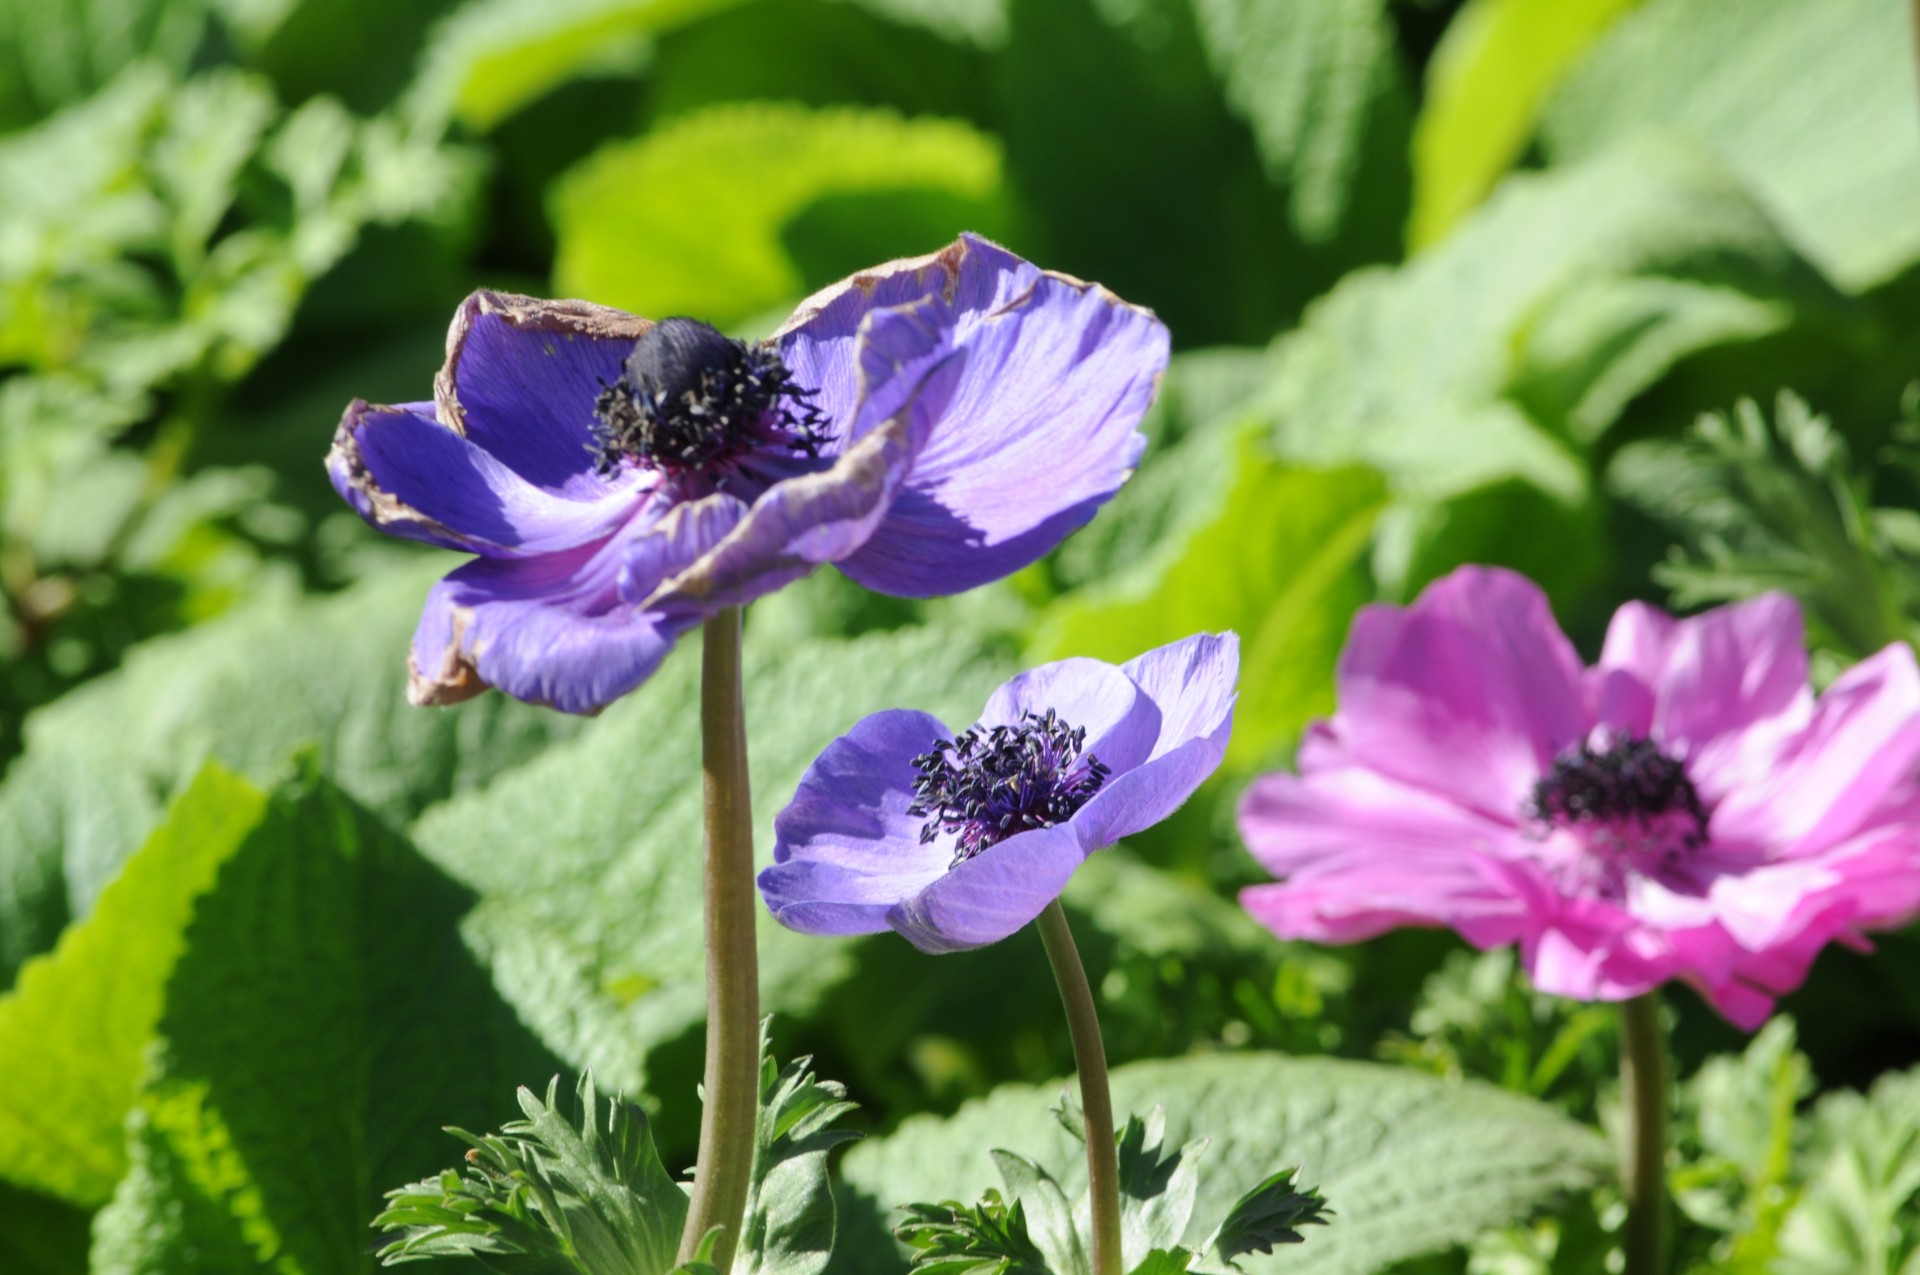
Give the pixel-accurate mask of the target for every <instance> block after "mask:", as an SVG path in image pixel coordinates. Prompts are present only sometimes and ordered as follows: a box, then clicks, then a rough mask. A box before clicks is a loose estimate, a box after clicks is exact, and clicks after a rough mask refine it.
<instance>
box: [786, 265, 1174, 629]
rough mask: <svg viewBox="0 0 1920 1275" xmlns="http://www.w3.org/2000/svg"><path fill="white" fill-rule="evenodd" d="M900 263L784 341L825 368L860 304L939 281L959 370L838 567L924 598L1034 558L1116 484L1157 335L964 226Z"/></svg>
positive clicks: (1151, 370)
mask: <svg viewBox="0 0 1920 1275" xmlns="http://www.w3.org/2000/svg"><path fill="white" fill-rule="evenodd" d="M898 265H899V266H900V267H902V268H901V269H898V270H895V271H893V272H891V273H886V274H884V275H882V276H881V277H880V282H879V283H877V284H874V285H872V286H870V287H862V286H860V284H859V280H858V279H856V280H854V281H849V284H845V285H840V290H839V291H837V292H833V293H832V295H831V297H830V299H829V301H828V302H827V303H826V304H824V305H822V306H821V307H819V308H818V309H816V310H814V311H811V312H809V313H807V315H806V317H805V318H804V319H802V320H800V321H799V322H798V323H797V324H796V325H795V326H793V327H792V328H790V329H789V331H788V332H787V333H786V335H785V337H784V338H783V340H784V342H785V345H784V346H783V349H787V350H791V351H792V352H793V353H792V358H793V359H794V361H796V362H803V363H804V362H819V363H822V364H824V363H825V362H826V360H827V358H828V357H829V356H828V353H827V347H831V346H832V345H833V344H834V343H836V342H843V341H844V340H846V323H847V322H848V320H849V319H850V318H851V317H852V316H853V314H854V313H855V312H856V311H857V310H858V308H859V306H860V305H861V304H868V305H871V304H873V303H875V302H878V301H880V300H882V299H883V298H886V297H890V296H891V295H892V294H893V293H894V292H896V291H902V290H905V289H906V288H908V287H909V286H928V285H930V284H932V283H934V282H935V281H936V280H937V281H938V282H939V283H940V285H941V286H942V288H943V292H944V295H945V296H946V297H947V299H948V301H949V303H950V304H951V306H952V309H953V314H954V325H955V327H954V343H955V345H956V346H957V347H959V348H961V349H964V350H965V351H966V353H967V362H966V368H965V371H964V372H963V374H962V375H961V377H960V381H959V384H958V386H957V388H956V390H955V393H954V396H953V400H952V402H951V404H950V405H949V407H948V409H947V411H946V413H945V415H944V416H943V417H942V418H941V419H940V420H939V421H938V422H937V424H936V427H935V429H934V432H933V435H932V437H931V438H929V439H928V442H927V446H926V448H925V450H924V451H923V452H922V453H921V455H920V457H919V458H918V460H917V461H916V462H915V464H914V468H913V472H912V474H911V475H910V476H909V478H908V481H907V484H906V487H905V489H904V490H903V491H902V492H901V493H900V496H899V499H897V500H896V501H894V503H893V506H892V508H891V509H890V510H889V511H888V513H887V517H886V521H885V522H884V524H883V534H879V535H876V536H874V537H873V539H871V540H870V541H868V542H867V543H866V544H865V545H864V546H863V547H862V548H860V549H859V551H858V552H856V553H854V554H853V555H852V556H850V557H848V558H847V559H845V560H844V561H842V562H841V563H840V567H841V570H843V571H845V572H846V573H847V575H849V576H850V577H852V578H853V579H854V580H856V581H858V582H859V583H861V584H864V585H866V586H867V587H869V588H872V589H877V590H879V591H881V592H885V593H894V594H900V595H904V596H909V597H931V596H935V595H939V594H947V593H957V592H960V591H962V590H965V589H970V588H973V587H974V586H975V585H979V584H984V583H986V582H987V581H989V580H996V579H999V578H1001V577H1002V576H1005V575H1009V574H1011V573H1012V572H1014V571H1017V570H1019V569H1020V568H1021V567H1024V566H1026V565H1027V564H1029V563H1031V562H1033V561H1035V560H1036V559H1038V558H1039V557H1041V556H1042V555H1043V554H1045V553H1047V552H1048V551H1049V550H1051V549H1052V548H1053V547H1054V546H1055V545H1057V544H1059V542H1060V541H1061V540H1062V539H1064V538H1065V537H1066V536H1067V535H1068V534H1069V533H1070V532H1072V531H1073V530H1075V529H1076V528H1078V527H1080V526H1082V525H1083V524H1085V523H1086V522H1087V520H1088V519H1090V518H1091V517H1092V516H1093V514H1094V511H1095V510H1097V509H1098V508H1099V507H1100V505H1101V504H1103V503H1104V502H1105V501H1106V500H1107V499H1108V498H1109V497H1110V496H1112V495H1113V493H1114V492H1115V491H1116V490H1118V489H1119V487H1120V484H1122V483H1123V482H1125V481H1126V480H1127V478H1128V476H1129V475H1131V474H1132V472H1133V467H1134V464H1135V463H1136V462H1137V461H1138V460H1139V457H1140V452H1141V450H1142V448H1143V447H1144V446H1145V439H1144V437H1143V436H1142V435H1141V434H1140V433H1139V432H1138V430H1137V428H1136V427H1137V425H1138V424H1139V421H1140V418H1141V416H1142V415H1143V414H1144V413H1145V411H1146V409H1147V405H1148V403H1149V402H1150V401H1151V400H1152V398H1153V393H1154V390H1155V388H1156V387H1157V385H1158V383H1159V379H1160V374H1161V373H1162V371H1164V369H1165V367H1166V361H1167V333H1166V328H1165V327H1164V326H1163V325H1162V324H1161V323H1160V322H1159V320H1157V319H1155V318H1154V317H1153V315H1152V314H1151V313H1150V312H1148V311H1146V310H1142V309H1139V308H1138V307H1135V306H1130V305H1128V304H1126V303H1125V302H1123V301H1121V300H1120V299H1119V298H1118V297H1115V296H1114V295H1113V294H1112V293H1110V292H1108V291H1106V290H1105V289H1103V288H1099V287H1096V286H1093V285H1090V284H1085V283H1082V282H1080V281H1079V280H1077V279H1071V278H1068V277H1067V276H1064V275H1057V274H1052V273H1048V272H1045V271H1042V270H1039V269H1038V268H1036V267H1034V266H1032V265H1030V264H1028V263H1027V262H1025V261H1022V260H1021V259H1020V258H1018V257H1016V256H1014V255H1013V254H1012V253H1009V252H1007V251H1006V250H1005V249H1002V248H999V247H997V246H995V245H993V244H990V243H988V242H987V241H985V240H983V239H978V238H975V237H973V236H965V237H963V238H962V239H961V241H960V242H959V243H958V244H956V245H955V246H954V247H953V248H951V249H949V250H948V251H947V252H945V253H942V254H940V255H939V256H937V257H936V258H934V259H932V260H931V261H927V260H925V259H916V261H915V262H911V263H898Z"/></svg>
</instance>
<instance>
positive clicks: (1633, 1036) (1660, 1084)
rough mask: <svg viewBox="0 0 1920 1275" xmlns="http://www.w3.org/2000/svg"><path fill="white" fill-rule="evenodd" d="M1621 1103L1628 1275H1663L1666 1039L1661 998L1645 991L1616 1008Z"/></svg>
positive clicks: (1621, 1163) (1665, 1174) (1664, 1258)
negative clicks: (1623, 1132) (1623, 1135)
mask: <svg viewBox="0 0 1920 1275" xmlns="http://www.w3.org/2000/svg"><path fill="white" fill-rule="evenodd" d="M1620 1100H1621V1103H1622V1105H1623V1106H1624V1107H1625V1108H1626V1146H1625V1148H1624V1149H1623V1154H1622V1158H1621V1161H1620V1188H1621V1191H1622V1193H1623V1194H1625V1196H1626V1198H1627V1228H1626V1233H1625V1235H1624V1236H1623V1237H1622V1240H1621V1244H1622V1247H1623V1248H1624V1250H1625V1256H1626V1259H1627V1260H1626V1275H1663V1272H1664V1271H1665V1270H1666V1258H1667V1253H1666V1248H1667V1236H1666V1230H1667V1226H1666V1223H1667V1041H1666V1035H1665V1033H1664V1032H1663V1031H1662V1030H1661V1027H1660V1000H1659V997H1658V994H1657V993H1654V992H1648V993H1647V994H1646V995H1644V996H1636V997H1634V998H1633V999H1632V1000H1630V1001H1624V1002H1622V1003H1621V1005H1620Z"/></svg>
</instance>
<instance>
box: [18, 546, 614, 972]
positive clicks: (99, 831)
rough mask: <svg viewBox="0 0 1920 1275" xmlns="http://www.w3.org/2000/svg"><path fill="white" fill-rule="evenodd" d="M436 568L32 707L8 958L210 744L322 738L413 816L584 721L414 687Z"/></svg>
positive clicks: (118, 851)
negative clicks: (421, 692)
mask: <svg viewBox="0 0 1920 1275" xmlns="http://www.w3.org/2000/svg"><path fill="white" fill-rule="evenodd" d="M425 565H427V564H424V563H423V564H422V566H425ZM432 565H434V566H442V565H445V564H444V563H435V564H432ZM431 578H432V576H431V575H430V574H429V572H428V571H426V570H423V569H420V568H408V569H406V570H402V571H400V572H398V573H395V574H389V575H387V576H384V577H381V578H378V579H376V580H373V581H370V582H369V583H367V584H365V585H363V586H360V587H357V588H354V589H351V590H348V591H347V592H345V593H342V594H340V595H338V596H336V597H332V598H325V599H316V600H308V601H294V600H286V601H275V602H269V603H264V604H261V605H259V606H256V607H252V608H249V609H247V610H245V611H243V612H240V613H237V614H235V615H232V616H230V617H227V618H224V619H222V620H220V621H217V622H215V623H212V624H205V625H201V626H199V627H198V628H196V629H194V630H192V631H190V632H188V633H184V634H181V635H179V636H177V637H171V638H165V639H161V640H159V641H155V642H152V643H148V644H146V645H144V646H142V647H139V648H137V649H136V650H135V651H134V652H132V654H131V655H130V656H129V657H128V659H127V661H126V664H125V666H124V667H123V668H122V669H121V670H120V671H118V672H116V673H114V674H112V675H110V676H107V677H103V678H100V679H97V680H96V681H94V682H93V683H91V684H90V685H88V686H85V687H82V688H81V689H79V690H76V691H74V692H71V693H70V694H68V695H67V696H65V697H64V698H62V699H61V700H60V701H59V702H58V703H57V704H54V705H52V706H50V707H48V708H47V709H45V710H43V711H42V712H40V713H38V714H36V715H34V716H33V717H32V718H31V719H29V721H28V726H27V739H28V747H27V751H26V752H25V754H24V755H22V756H21V757H20V758H19V759H18V760H16V761H15V762H14V764H13V766H12V767H11V768H10V769H9V771H8V772H7V775H6V778H5V780H4V781H0V968H5V969H7V970H8V971H9V972H10V971H11V970H12V969H13V968H15V967H17V966H18V964H19V962H20V961H22V960H24V959H25V958H26V957H28V956H30V955H32V954H33V953H35V952H38V951H44V950H45V949H46V948H47V947H49V946H51V944H52V942H53V939H54V937H55V935H57V934H58V932H59V930H60V928H61V927H62V926H63V925H65V924H66V923H67V921H68V920H70V919H71V918H73V917H75V916H83V915H85V914H86V913H87V912H88V910H89V909H90V908H91V907H92V906H93V900H94V899H95V897H96V896H97V895H98V894H99V893H100V891H101V889H102V888H103V887H104V886H105V885H106V883H107V882H108V881H110V880H112V879H113V877H114V875H115V873H117V872H118V871H119V870H120V865H121V863H122V861H123V860H125V859H126V857H127V856H128V855H129V854H130V853H132V851H133V850H134V848H135V847H136V846H138V845H139V844H140V843H141V841H142V840H143V839H144V838H145V837H146V835H147V833H148V831H149V830H150V829H151V828H152V827H153V826H154V824H155V823H156V822H157V820H158V818H159V815H160V808H161V806H162V805H163V804H164V802H165V801H166V799H167V797H168V795H169V794H171V793H172V792H173V791H175V790H176V789H177V788H179V787H180V786H181V785H183V784H184V783H185V782H186V781H187V780H188V779H190V778H191V777H192V776H193V774H194V773H195V772H196V771H197V770H198V769H199V766H200V764H201V762H202V761H203V760H204V759H205V758H207V757H209V756H211V757H216V758H218V759H219V760H220V761H222V762H223V763H224V764H226V765H228V766H231V767H233V768H235V769H237V770H239V771H241V772H243V773H245V774H248V775H252V776H254V777H256V778H262V777H270V776H272V775H275V774H277V773H278V772H279V770H280V768H281V767H282V766H284V764H285V762H286V759H287V757H288V755H289V754H290V753H291V752H292V751H293V750H294V749H295V748H298V747H301V746H303V745H306V744H314V745H317V746H318V748H319V756H320V758H321V762H322V764H323V765H324V766H325V768H326V770H327V772H328V773H329V774H330V775H331V776H332V777H333V778H334V780H335V781H336V782H338V783H339V784H340V785H341V786H342V787H343V788H344V789H346V790H347V791H348V792H350V793H352V794H353V795H354V796H355V797H356V798H357V799H358V800H360V801H361V802H363V803H365V804H366V805H368V806H370V807H372V808H373V809H374V810H376V811H378V812H379V813H381V814H382V815H384V816H386V817H388V818H392V819H395V820H407V819H410V818H412V817H413V816H414V815H416V814H417V813H419V811H420V810H421V809H423V808H424V807H426V806H427V805H429V804H431V803H432V802H435V801H438V800H441V799H443V798H445V797H447V796H449V795H450V794H452V793H454V792H456V791H458V790H460V789H463V788H468V787H472V786H474V785H476V784H479V783H482V782H484V781H485V780H486V779H487V778H488V777H490V776H492V775H494V774H497V773H498V772H499V771H501V770H503V769H506V768H509V767H511V766H513V765H515V764H517V763H518V762H520V761H522V760H524V759H525V758H526V757H527V756H529V755H530V754H531V753H533V752H535V751H536V750H538V749H539V748H540V747H541V746H542V745H543V744H545V743H546V742H547V741H548V740H550V739H553V738H555V737H558V736H561V735H566V734H570V733H572V732H573V731H574V730H575V729H577V727H578V725H579V723H578V721H577V720H575V719H572V718H567V717H563V716H561V715H560V714H557V713H552V712H548V711H546V710H542V709H535V708H529V707H527V706H525V705H521V704H517V703H515V702H514V701H512V700H509V699H506V698H505V697H503V696H488V697H486V698H484V699H480V700H476V701H474V702H473V703H471V704H467V705H462V706H461V707H460V708H458V709H454V710H451V711H446V712H440V711H433V712H429V711H424V710H421V709H417V708H413V707H411V706H410V705H409V704H408V703H407V701H406V648H407V641H408V638H409V637H410V636H411V634H412V631H413V626H414V624H415V622H416V619H417V617H418V615H419V608H420V601H421V599H422V598H423V597H424V596H425V593H426V588H427V584H428V582H429V580H431Z"/></svg>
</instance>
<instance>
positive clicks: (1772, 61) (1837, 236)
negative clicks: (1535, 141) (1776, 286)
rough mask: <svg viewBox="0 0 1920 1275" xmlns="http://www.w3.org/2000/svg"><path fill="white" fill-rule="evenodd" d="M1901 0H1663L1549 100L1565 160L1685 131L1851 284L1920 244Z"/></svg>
mask: <svg viewBox="0 0 1920 1275" xmlns="http://www.w3.org/2000/svg"><path fill="white" fill-rule="evenodd" d="M1913 68H1914V40H1913V30H1912V26H1911V13H1910V12H1909V6H1908V5H1906V4H1903V3H1902V2H1901V0H1649V3H1647V4H1646V5H1645V6H1644V7H1643V8H1641V9H1639V10H1638V11H1636V12H1635V13H1633V14H1631V15H1629V16H1628V17H1627V18H1625V19H1624V20H1622V21H1621V22H1620V23H1618V24H1617V25H1616V26H1615V27H1614V28H1613V29H1612V30H1611V31H1610V32H1609V33H1608V34H1607V36H1606V38H1605V39H1604V40H1603V41H1602V42H1601V43H1600V45H1599V46H1598V47H1597V48H1595V50H1594V52H1593V55H1592V57H1591V58H1590V59H1588V60H1587V62H1586V63H1585V64H1584V65H1582V66H1581V67H1580V68H1579V70H1578V71H1577V72H1576V73H1575V74H1574V75H1573V76H1572V77H1571V78H1570V79H1569V81H1568V82H1567V84H1566V86H1565V88H1564V89H1562V90H1561V92H1560V93H1559V94H1558V95H1557V96H1556V97H1555V99H1554V101H1553V104H1552V105H1551V107H1550V108H1549V109H1548V111H1547V115H1546V119H1545V122H1544V126H1543V129H1542V140H1543V141H1544V143H1545V145H1546V149H1547V153H1548V154H1549V156H1551V157H1552V158H1553V159H1554V160H1555V161H1556V162H1565V161H1570V160H1579V159H1585V158H1588V157H1590V156H1594V155H1597V154H1599V153H1600V152H1601V151H1603V150H1605V149H1607V148H1609V147H1611V146H1612V145H1613V144H1614V143H1616V142H1618V141H1620V140H1622V139H1625V138H1628V137H1631V136H1633V135H1634V134H1637V133H1644V132H1661V133H1678V134H1680V135H1682V136H1684V137H1686V138H1688V139H1690V140H1692V141H1694V142H1695V143H1697V144H1699V145H1700V146H1702V147H1703V148H1704V149H1705V150H1707V151H1708V152H1710V153H1711V154H1712V155H1713V156H1714V157H1715V158H1716V159H1718V160H1719V161H1720V162H1721V163H1722V164H1725V165H1726V166H1727V167H1728V168H1729V169H1730V170H1732V171H1733V172H1736V173H1738V174H1739V175H1740V178H1741V180H1742V181H1744V182H1745V183H1746V184H1747V185H1748V186H1749V187H1750V188H1751V189H1752V190H1753V191H1754V192H1755V193H1756V194H1757V195H1758V196H1759V197H1760V200H1761V202H1762V203H1763V204H1764V205H1765V207H1766V208H1767V210H1768V212H1769V213H1770V214H1772V216H1773V217H1774V218H1776V219H1777V220H1778V222H1779V223H1780V226H1781V227H1782V229H1784V230H1785V231H1786V233H1787V234H1788V235H1789V236H1791V238H1792V239H1793V241H1794V242H1795V243H1797V244H1801V245H1803V246H1804V248H1805V250H1806V252H1807V254H1808V255H1809V256H1810V257H1811V258H1812V259H1813V260H1814V261H1815V262H1817V263H1818V264H1819V265H1820V267H1821V269H1823V270H1824V271H1826V272H1827V274H1828V276H1829V277H1830V278H1832V279H1833V280H1834V281H1835V282H1837V283H1839V284H1840V285H1841V286H1842V287H1844V288H1846V289H1847V290H1849V291H1861V290H1864V289H1866V288H1869V287H1872V286H1873V285H1875V284H1877V283H1881V282H1884V281H1886V280H1887V279H1890V278H1892V277H1893V275H1894V274H1896V273H1897V272H1899V271H1900V270H1901V269H1903V268H1904V267H1906V266H1907V265H1909V264H1911V263H1912V262H1914V261H1915V260H1917V259H1920V221H1916V219H1915V218H1914V216H1913V209H1914V208H1915V206H1916V205H1920V112H1916V111H1915V110H1914V107H1913V97H1914V69H1913Z"/></svg>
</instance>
